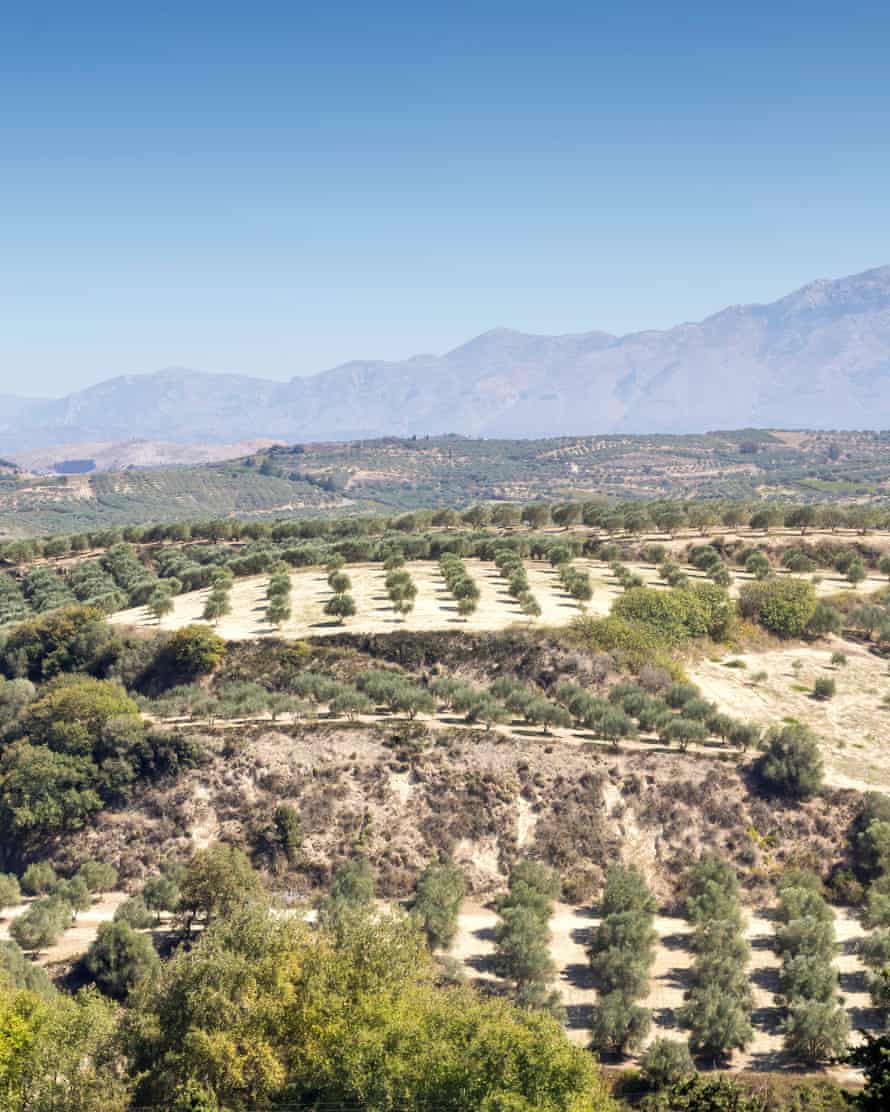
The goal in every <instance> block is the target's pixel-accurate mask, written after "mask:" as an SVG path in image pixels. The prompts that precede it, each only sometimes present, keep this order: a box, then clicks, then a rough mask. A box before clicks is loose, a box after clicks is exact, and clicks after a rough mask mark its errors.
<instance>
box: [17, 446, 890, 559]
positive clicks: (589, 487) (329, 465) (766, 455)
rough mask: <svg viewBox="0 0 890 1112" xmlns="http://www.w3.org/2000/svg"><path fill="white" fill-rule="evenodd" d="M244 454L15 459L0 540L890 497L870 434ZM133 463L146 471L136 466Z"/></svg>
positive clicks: (130, 451) (190, 449)
mask: <svg viewBox="0 0 890 1112" xmlns="http://www.w3.org/2000/svg"><path fill="white" fill-rule="evenodd" d="M248 447H250V449H251V454H250V455H247V456H242V457H241V458H240V459H233V460H229V461H227V462H225V461H222V462H214V463H196V464H194V465H185V464H183V465H181V466H150V464H157V463H159V462H160V460H161V459H163V458H165V457H167V458H169V457H172V458H174V459H175V458H177V445H175V444H171V443H169V442H168V443H167V444H164V445H161V444H157V443H147V442H143V443H138V442H137V443H134V442H130V443H128V444H123V445H121V444H118V445H104V446H103V445H97V444H89V443H87V444H78V445H68V446H67V447H66V448H65V449H63V450H62V451H61V452H60V454H59V455H58V456H56V455H55V454H54V453H53V452H52V451H49V450H43V451H38V450H35V451H34V452H31V453H27V454H25V455H23V456H20V457H19V458H20V459H22V460H23V461H25V460H31V461H32V466H34V467H39V468H40V470H42V471H49V472H50V474H45V473H44V474H29V473H27V472H22V473H19V472H17V471H16V470H15V469H14V468H10V467H7V468H6V469H5V470H3V469H2V468H0V537H2V536H25V535H33V534H35V533H43V532H65V533H74V532H78V531H82V530H87V531H89V530H92V529H96V528H105V527H107V526H118V525H129V524H144V523H146V522H169V521H177V520H185V519H188V520H192V521H194V520H201V519H205V520H206V519H207V518H210V517H228V516H237V517H241V518H245V519H247V518H252V517H262V518H265V519H267V520H268V519H271V518H275V517H294V516H305V515H306V514H316V513H330V512H332V511H336V512H338V513H343V512H347V513H368V512H403V511H409V510H418V509H426V508H437V507H443V506H457V507H465V506H468V505H470V504H472V503H475V502H489V501H507V502H528V501H532V500H534V499H539V498H548V499H564V498H573V499H588V498H596V497H601V496H609V497H614V498H619V499H625V498H631V499H639V498H645V499H650V500H651V499H659V498H665V497H667V498H692V497H706V498H709V499H716V498H721V499H727V498H728V499H745V500H750V501H752V502H754V501H760V500H762V499H769V500H782V501H785V502H800V501H823V502H837V501H851V500H855V501H856V502H857V503H865V502H868V503H875V504H876V503H880V502H881V501H882V500H884V499H886V498H887V497H888V494H890V478H888V464H890V439H888V438H886V437H885V436H884V435H883V434H877V433H827V432H823V433H819V432H813V433H798V432H788V431H780V430H776V431H773V432H764V431H752V430H750V429H740V430H737V431H735V432H722V433H711V434H708V435H706V436H683V437H680V436H630V435H626V436H592V437H559V438H554V439H550V440H490V439H489V440H480V439H469V438H464V437H456V436H444V437H429V438H426V437H424V438H420V439H414V438H411V437H407V438H396V437H386V438H382V439H379V440H362V441H355V442H346V443H305V444H295V445H272V446H271V447H269V446H266V445H265V442H260V443H256V442H254V443H253V444H250V445H248V444H241V445H232V446H231V450H232V451H235V450H237V449H239V448H240V449H242V450H246V449H247V448H248ZM181 448H182V457H180V458H189V457H191V456H194V455H195V454H198V455H199V458H200V453H204V458H208V457H213V455H214V454H215V448H214V446H213V445H208V444H205V445H204V446H196V445H183V446H181ZM220 450H221V449H220ZM124 461H128V462H127V464H126V466H123V467H122V466H121V465H122V464H123V463H124ZM137 461H141V463H142V466H135V464H136V463H137ZM91 464H95V465H96V467H95V469H92V468H91V467H90V465H91ZM53 472H56V473H53Z"/></svg>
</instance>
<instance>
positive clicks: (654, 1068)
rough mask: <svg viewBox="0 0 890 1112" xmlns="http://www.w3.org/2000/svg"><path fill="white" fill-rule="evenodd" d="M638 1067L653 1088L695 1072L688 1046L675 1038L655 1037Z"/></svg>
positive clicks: (663, 1086)
mask: <svg viewBox="0 0 890 1112" xmlns="http://www.w3.org/2000/svg"><path fill="white" fill-rule="evenodd" d="M640 1068H641V1070H642V1073H643V1077H644V1078H645V1079H646V1081H647V1082H648V1084H649V1085H650V1086H651V1087H652V1088H653V1089H663V1088H665V1087H666V1086H668V1085H673V1084H674V1083H675V1082H677V1081H679V1080H680V1078H681V1077H688V1076H689V1075H690V1074H693V1073H695V1066H694V1065H693V1064H692V1055H691V1054H690V1053H689V1047H688V1046H687V1044H686V1043H685V1042H678V1041H676V1040H675V1039H656V1040H655V1041H654V1042H653V1043H652V1044H651V1046H649V1047H648V1049H647V1050H646V1053H645V1054H644V1055H643V1057H642V1060H641V1062H640Z"/></svg>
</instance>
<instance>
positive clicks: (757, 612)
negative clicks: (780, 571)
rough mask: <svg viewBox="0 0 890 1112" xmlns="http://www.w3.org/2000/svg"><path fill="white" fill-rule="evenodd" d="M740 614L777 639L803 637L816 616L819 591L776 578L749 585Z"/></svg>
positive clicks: (741, 595)
mask: <svg viewBox="0 0 890 1112" xmlns="http://www.w3.org/2000/svg"><path fill="white" fill-rule="evenodd" d="M738 607H739V613H740V614H741V616H742V617H743V618H750V619H751V620H752V621H755V622H757V623H758V624H759V625H762V626H763V628H764V629H766V630H769V632H770V633H775V634H776V636H777V637H800V636H801V635H802V634H803V633H804V631H805V630H806V628H807V625H808V623H809V622H810V620H811V619H812V617H813V615H814V614H815V612H816V591H815V588H814V587H813V585H812V583H805V582H804V581H803V580H800V579H790V578H783V579H780V578H775V579H768V580H763V581H761V582H757V583H745V584H744V585H743V586H742V589H741V591H740V593H739V603H738Z"/></svg>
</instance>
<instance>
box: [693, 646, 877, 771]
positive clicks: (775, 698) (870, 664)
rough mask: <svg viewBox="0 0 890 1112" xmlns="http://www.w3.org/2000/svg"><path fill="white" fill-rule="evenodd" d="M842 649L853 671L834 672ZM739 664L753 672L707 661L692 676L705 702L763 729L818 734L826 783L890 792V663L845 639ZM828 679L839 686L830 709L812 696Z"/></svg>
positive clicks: (751, 655)
mask: <svg viewBox="0 0 890 1112" xmlns="http://www.w3.org/2000/svg"><path fill="white" fill-rule="evenodd" d="M839 648H843V651H844V652H845V653H846V655H847V660H848V663H847V664H846V666H845V667H835V666H833V665H832V664H831V654H832V652H833V651H834V650H835V649H839ZM734 659H739V660H743V661H744V662H745V665H746V667H745V668H727V667H726V666H725V664H723V663H719V662H717V661H713V660H701V661H699V662H697V663H696V664H694V665H693V666H691V667H690V668H689V675H690V679H691V680H693V681H694V682H695V683H697V684H698V685H699V686H700V687H701V689H702V692H703V693H704V696H705V698H707V699H712V700H714V702H716V703H718V704H719V706H720V708H721V710H725V711H726V712H727V713H728V714H732V715H735V716H737V717H739V718H744V719H747V720H750V721H752V722H757V723H759V724H760V725H762V726H773V725H777V724H779V725H780V724H781V723H782V722H783V721H784V720H786V719H795V720H797V721H799V722H803V723H805V724H806V725H808V726H810V727H811V729H812V730H813V731H814V733H815V734H816V735H817V736H818V737H819V738H820V739H821V741H822V743H823V756H824V760H825V769H826V780H827V782H828V783H829V784H831V785H833V786H835V787H845V788H857V789H860V790H871V789H874V788H887V787H888V786H890V751H888V750H887V747H886V744H885V740H884V739H885V735H886V731H887V726H888V722H890V710H888V709H887V708H886V707H884V706H883V705H882V700H883V698H884V696H885V695H886V694H887V693H888V691H890V674H888V668H887V661H886V660H882V659H881V658H880V657H878V656H875V655H874V654H873V653H870V652H869V651H868V650H867V648H866V647H865V646H863V645H859V644H855V643H852V642H848V641H841V640H840V639H837V638H832V639H831V640H830V641H829V642H827V643H822V644H820V645H818V646H813V647H810V646H800V645H795V646H785V647H782V648H776V649H770V650H768V651H766V652H745V653H741V654H738V655H737V656H736V657H734ZM795 661H798V662H799V664H800V666H799V667H798V668H795V667H794V662H795ZM758 673H766V679H763V680H758V681H757V682H755V679H754V677H756V676H757V675H758ZM820 676H830V677H832V678H833V679H834V680H835V681H836V684H837V693H836V695H835V696H834V698H832V699H828V700H826V701H824V702H819V701H817V700H815V699H813V698H812V696H811V695H810V691H811V690H812V686H813V682H814V680H815V679H817V678H818V677H820Z"/></svg>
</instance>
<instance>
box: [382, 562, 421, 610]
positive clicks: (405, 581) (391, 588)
mask: <svg viewBox="0 0 890 1112" xmlns="http://www.w3.org/2000/svg"><path fill="white" fill-rule="evenodd" d="M383 570H384V571H385V572H386V593H387V594H388V595H389V601H390V602H391V603H392V608H393V611H394V612H395V614H396V616H397V617H401V618H405V617H406V616H407V615H408V614H410V613H411V611H412V610H413V609H414V600H415V599H416V598H417V584H416V583H415V582H414V579H413V578H412V576H411V573H410V572H409V571H408V570H407V569H406V567H405V557H404V556H401V555H400V554H398V553H394V554H393V555H392V556H389V557H387V559H386V560H385V561H384V563H383Z"/></svg>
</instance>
